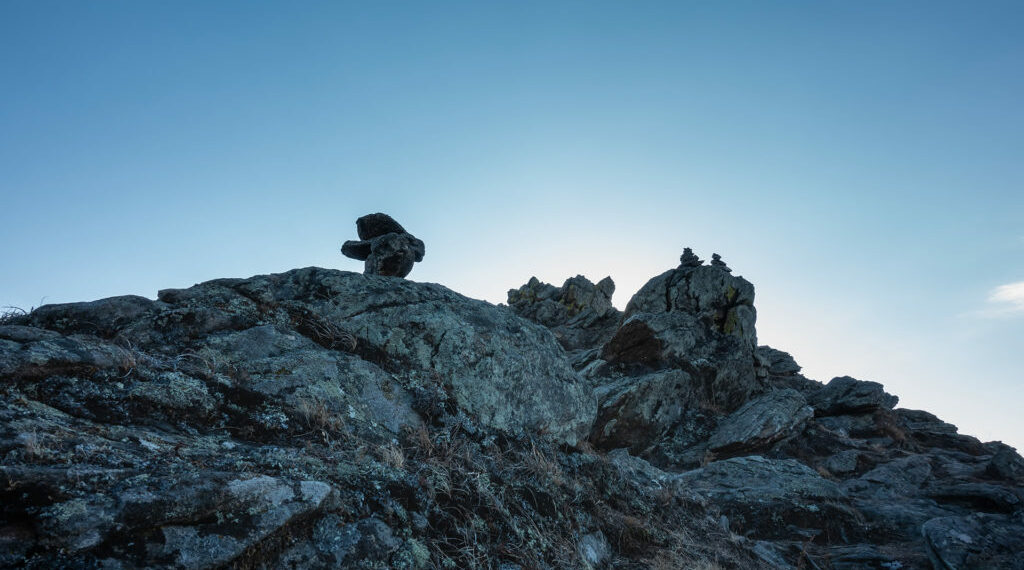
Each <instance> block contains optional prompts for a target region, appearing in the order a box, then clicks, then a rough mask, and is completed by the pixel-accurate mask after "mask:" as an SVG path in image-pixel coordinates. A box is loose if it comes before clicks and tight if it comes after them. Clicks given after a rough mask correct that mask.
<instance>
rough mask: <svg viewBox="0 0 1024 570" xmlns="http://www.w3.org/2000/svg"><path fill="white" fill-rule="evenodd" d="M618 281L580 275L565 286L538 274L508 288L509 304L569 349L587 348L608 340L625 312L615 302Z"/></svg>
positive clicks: (515, 311) (513, 309)
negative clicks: (551, 333)
mask: <svg viewBox="0 0 1024 570" xmlns="http://www.w3.org/2000/svg"><path fill="white" fill-rule="evenodd" d="M614 292H615V283H614V282H613V281H612V279H611V277H605V278H604V279H602V280H601V281H599V282H598V283H597V284H596V285H595V284H593V283H591V282H590V281H589V280H588V279H587V278H586V277H584V276H582V275H577V276H576V277H571V278H569V279H566V280H565V283H564V284H562V286H561V287H555V286H554V285H549V284H547V283H541V282H540V281H538V280H537V278H536V277H532V278H530V280H529V281H528V282H527V283H526V284H525V285H523V286H522V287H520V288H519V289H510V290H509V292H508V305H509V307H510V308H511V309H512V311H513V312H514V313H515V314H517V315H519V316H520V317H523V318H526V319H529V320H531V321H534V322H536V323H540V324H542V325H544V326H546V327H548V328H549V329H551V332H553V333H554V334H555V337H556V338H557V339H558V342H560V343H561V344H562V346H563V347H565V349H566V350H584V349H587V348H591V347H595V346H600V345H602V344H604V343H605V342H607V341H608V339H610V338H611V336H612V334H614V332H615V329H616V328H617V327H618V324H619V321H620V320H621V318H622V313H621V311H619V310H618V309H616V308H615V307H613V306H612V293H614Z"/></svg>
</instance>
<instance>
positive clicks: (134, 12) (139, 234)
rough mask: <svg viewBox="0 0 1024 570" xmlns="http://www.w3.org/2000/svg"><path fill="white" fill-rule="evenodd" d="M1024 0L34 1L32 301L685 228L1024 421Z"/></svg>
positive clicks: (801, 334)
mask: <svg viewBox="0 0 1024 570" xmlns="http://www.w3.org/2000/svg"><path fill="white" fill-rule="evenodd" d="M1021 29H1024V4H1022V3H1020V2H1017V1H1010V2H1000V1H995V0H986V1H983V2H945V1H941V0H921V1H915V0H906V1H901V2H888V1H886V2H882V1H871V0H866V1H858V2H848V1H828V0H825V1H803V2H797V1H779V2H762V1H747V2H745V1H738V0H737V1H730V2H688V1H672V2H646V1H636V2H602V1H589V2H559V1H553V0H547V1H542V2H531V1H520V2H476V1H474V2H446V1H442V2H387V1H382V2H341V1H332V2H316V1H304V2H264V1H258V0H257V1H253V0H248V1H244V2H242V1H219V2H207V1H186V0H179V1H174V2H169V1H156V0H153V1H145V2H139V1H137V0H130V1H115V0H97V1H94V2H76V1H72V0H63V1H56V2H55V1H52V0H4V1H3V2H0V85H2V88H0V211H2V212H3V213H4V214H5V215H4V218H3V222H2V223H0V260H2V269H0V306H14V307H21V308H24V309H30V308H32V307H36V306H39V305H40V304H44V303H63V302H73V301H87V300H94V299H99V298H103V297H109V296H114V295H124V294H137V295H143V296H146V297H149V298H155V297H156V293H157V291H158V290H160V289H165V288H179V287H188V286H190V285H192V284H195V283H198V282H201V281H205V280H209V279H215V278H220V277H247V276H250V275H255V274H261V273H272V272H281V271H287V270H289V269H292V268H296V267H305V266H310V265H317V266H322V267H331V268H338V269H344V270H351V271H361V270H362V264H361V262H358V261H355V260H351V259H347V258H345V257H343V256H341V254H340V253H339V248H340V246H341V243H342V242H344V241H345V240H347V239H355V224H354V221H355V219H356V218H357V217H359V216H361V215H364V214H367V213H371V212H378V211H381V212H387V213H389V214H391V215H392V216H394V217H395V218H396V219H397V220H398V221H399V222H401V223H402V224H403V225H404V226H405V227H406V228H407V229H408V230H409V231H410V232H412V233H413V234H415V235H416V236H417V237H419V238H421V239H422V240H423V241H424V242H425V243H426V248H427V249H426V257H425V259H424V261H423V262H422V263H420V264H418V265H417V266H416V268H415V269H414V270H413V273H412V274H411V275H410V278H411V279H415V280H418V281H430V282H437V283H441V284H444V285H446V286H448V287H451V288H452V289H454V290H456V291H458V292H460V293H462V294H465V295H467V296H470V297H475V298H480V299H485V300H487V301H490V302H492V303H501V302H503V301H505V300H506V292H507V290H508V289H510V288H515V287H518V286H519V285H521V284H522V283H525V282H526V281H527V280H528V279H529V278H530V277H531V276H537V277H538V278H540V279H541V280H543V281H547V282H551V283H555V284H561V283H562V281H564V280H565V279H566V278H568V277H572V276H574V275H577V274H583V275H585V276H587V277H588V278H590V279H591V280H593V281H597V280H599V279H601V278H602V277H604V276H606V275H610V276H612V278H613V279H614V280H615V283H616V284H617V289H616V293H615V297H614V299H613V300H614V302H615V304H616V305H617V306H619V307H623V306H625V304H626V303H627V302H628V300H629V297H630V296H631V295H632V294H633V293H634V292H636V290H637V289H639V288H640V287H641V286H642V285H643V284H644V283H645V282H646V281H647V280H648V279H649V278H651V277H653V276H655V275H657V274H659V273H662V272H663V271H665V270H667V269H670V268H672V267H675V266H676V265H677V264H678V262H679V261H678V259H679V255H680V253H681V252H682V249H683V248H684V247H687V246H689V247H692V248H694V250H695V251H696V253H698V254H699V255H701V256H702V257H704V258H705V259H709V258H710V256H711V254H712V253H715V252H717V253H719V254H721V255H722V256H723V258H724V259H725V261H726V262H727V263H728V264H729V265H730V266H731V267H732V268H733V271H734V274H737V275H742V276H744V277H746V278H747V279H749V280H750V281H752V282H753V283H754V285H755V286H756V288H757V301H756V306H757V308H758V335H759V342H761V343H762V344H769V345H771V346H773V347H776V348H779V349H782V350H786V351H788V352H790V353H791V354H793V355H794V357H795V358H796V360H797V361H798V362H799V363H800V364H802V365H803V366H804V373H805V374H806V375H808V376H809V377H811V378H814V379H817V380H821V381H828V380H829V379H830V378H832V377H833V376H840V375H851V376H854V377H856V378H859V379H862V380H874V381H877V382H881V383H883V384H884V385H885V387H886V389H887V390H888V391H889V392H891V393H894V394H896V395H898V396H899V397H900V400H901V402H900V405H901V406H903V407H909V408H917V409H925V410H928V411H930V412H932V413H934V414H936V415H938V416H939V417H940V418H942V419H944V420H946V421H948V422H951V423H954V424H956V425H957V426H959V427H960V432H961V433H966V434H969V435H974V436H977V437H979V438H981V439H982V440H985V441H988V440H1002V441H1004V442H1006V443H1009V444H1011V445H1014V446H1015V447H1017V448H1018V449H1024V414H1021V413H1020V408H1021V404H1022V403H1024V355H1022V352H1024V342H1022V341H1024V156H1022V150H1024V104H1022V101H1024V69H1022V67H1024V34H1021V33H1020V30H1021Z"/></svg>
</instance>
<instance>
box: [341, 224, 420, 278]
mask: <svg viewBox="0 0 1024 570" xmlns="http://www.w3.org/2000/svg"><path fill="white" fill-rule="evenodd" d="M356 231H357V232H358V234H359V240H349V241H346V242H345V243H344V244H343V245H342V246H341V253H342V254H344V255H345V256H346V257H351V258H352V259H358V260H360V261H365V262H366V265H365V269H364V270H363V273H365V274H366V275H386V276H391V277H405V276H406V275H408V274H409V272H410V271H412V266H413V264H414V263H416V262H419V261H423V254H424V253H425V251H426V248H425V247H424V245H423V241H421V240H419V239H417V238H416V237H415V236H413V235H412V234H410V233H409V232H407V231H405V228H403V227H402V225H401V224H399V223H398V222H396V221H395V220H394V218H392V217H391V216H389V215H387V214H381V213H377V214H368V215H365V216H363V217H361V218H359V219H358V220H356Z"/></svg>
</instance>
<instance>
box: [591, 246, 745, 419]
mask: <svg viewBox="0 0 1024 570" xmlns="http://www.w3.org/2000/svg"><path fill="white" fill-rule="evenodd" d="M753 301H754V287H753V285H751V284H750V282H748V281H747V280H745V279H743V278H742V277H735V276H733V275H730V274H729V273H728V272H726V271H723V270H722V269H721V268H718V267H712V266H704V265H685V264H684V265H682V266H680V267H679V268H677V269H673V270H670V271H667V272H665V273H663V274H662V275H659V276H657V277H655V278H653V279H651V280H650V281H648V282H647V284H646V285H644V286H643V287H642V288H641V289H640V291H638V292H637V293H636V295H634V296H633V298H632V299H631V300H630V301H629V304H628V305H627V306H626V311H625V314H624V321H623V323H622V326H620V327H619V329H618V331H616V333H615V335H614V336H613V337H612V339H611V340H610V341H609V342H608V343H607V344H606V345H605V346H604V348H603V353H602V358H603V359H604V360H606V361H608V362H609V363H610V364H613V365H618V366H620V367H626V368H628V367H630V366H640V367H643V368H647V369H664V368H679V369H683V370H686V371H687V372H689V373H690V374H691V375H694V376H700V377H701V378H702V382H703V383H704V384H705V385H706V386H708V387H709V389H710V391H711V392H712V393H713V395H712V399H713V401H714V404H715V405H716V406H719V407H721V408H723V409H724V410H726V411H731V410H734V409H736V408H737V407H739V406H740V405H741V404H743V403H744V402H745V401H746V400H747V399H749V397H750V396H751V395H752V394H753V393H754V392H756V391H757V390H758V389H759V388H760V386H761V385H760V383H759V381H758V379H757V378H756V375H755V373H754V364H755V359H754V348H755V346H756V345H757V337H756V333H755V331H754V321H755V319H756V313H755V311H754V308H753Z"/></svg>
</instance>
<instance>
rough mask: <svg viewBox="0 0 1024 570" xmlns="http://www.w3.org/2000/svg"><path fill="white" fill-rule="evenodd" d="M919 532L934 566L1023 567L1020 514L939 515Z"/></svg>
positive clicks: (1004, 569)
mask: <svg viewBox="0 0 1024 570" xmlns="http://www.w3.org/2000/svg"><path fill="white" fill-rule="evenodd" d="M921 531H922V533H923V534H924V539H925V544H926V546H927V549H928V555H929V556H930V557H931V560H932V564H933V565H934V566H935V568H940V569H943V570H959V569H962V568H963V569H966V568H999V569H1001V570H1014V569H1017V570H1019V569H1021V568H1024V556H1022V555H1021V553H1022V552H1024V524H1022V521H1021V519H1020V517H1016V518H1012V519H1011V518H1009V517H1006V516H1001V515H986V514H974V515H969V516H966V517H943V518H936V519H933V520H930V521H928V522H927V523H925V524H924V526H923V527H922V529H921Z"/></svg>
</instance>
